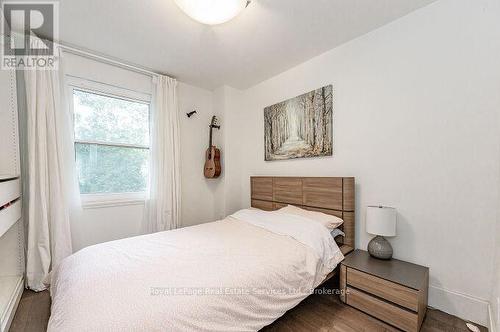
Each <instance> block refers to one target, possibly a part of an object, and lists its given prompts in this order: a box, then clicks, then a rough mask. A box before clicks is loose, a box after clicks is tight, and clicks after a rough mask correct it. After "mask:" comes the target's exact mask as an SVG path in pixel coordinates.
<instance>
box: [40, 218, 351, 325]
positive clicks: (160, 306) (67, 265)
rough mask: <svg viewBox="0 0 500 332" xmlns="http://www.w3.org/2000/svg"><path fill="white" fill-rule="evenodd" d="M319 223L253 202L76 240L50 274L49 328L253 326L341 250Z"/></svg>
mask: <svg viewBox="0 0 500 332" xmlns="http://www.w3.org/2000/svg"><path fill="white" fill-rule="evenodd" d="M267 225H270V226H267ZM318 225H319V224H316V223H311V222H310V221H307V220H300V218H298V217H293V216H283V215H281V216H277V215H276V214H273V213H270V212H263V211H258V210H250V209H249V210H242V211H240V212H238V213H236V214H235V215H233V216H230V217H228V218H226V219H223V220H220V221H216V222H211V223H206V224H201V225H197V226H192V227H186V228H181V229H177V230H173V231H166V232H159V233H155V234H149V235H144V236H139V237H134V238H127V239H123V240H118V241H113V242H107V243H103V244H99V245H95V246H91V247H88V248H85V249H82V250H80V251H79V252H77V253H75V254H73V255H72V256H70V257H68V258H66V259H65V260H63V262H62V263H61V264H60V265H59V267H58V268H57V269H56V270H55V271H54V273H53V275H52V283H51V296H52V308H51V317H50V320H49V324H48V331H257V330H259V329H261V328H262V327H264V326H266V325H268V324H270V323H272V322H273V321H274V320H276V319H277V318H278V317H280V316H281V315H283V314H284V313H285V312H286V311H287V310H289V309H291V308H293V307H294V306H296V305H297V304H298V303H299V302H300V301H302V300H303V299H304V298H305V297H307V296H308V295H310V294H311V291H312V290H313V289H314V288H315V287H316V286H317V285H319V284H320V283H321V281H322V280H323V279H324V278H325V277H326V275H327V274H328V273H329V272H331V271H332V270H333V269H334V268H335V266H336V265H337V264H338V263H339V262H340V261H341V260H342V259H343V256H342V253H341V252H340V249H339V248H338V246H337V245H336V244H335V241H334V240H333V239H332V238H331V236H330V234H329V231H328V230H327V229H326V228H324V227H323V226H322V225H319V226H318Z"/></svg>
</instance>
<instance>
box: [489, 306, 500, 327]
mask: <svg viewBox="0 0 500 332" xmlns="http://www.w3.org/2000/svg"><path fill="white" fill-rule="evenodd" d="M499 310H500V308H499ZM494 317H495V313H494V312H493V306H492V305H491V303H488V318H489V323H490V324H489V326H488V329H489V331H490V332H497V326H496V323H495V319H494ZM498 332H500V331H498Z"/></svg>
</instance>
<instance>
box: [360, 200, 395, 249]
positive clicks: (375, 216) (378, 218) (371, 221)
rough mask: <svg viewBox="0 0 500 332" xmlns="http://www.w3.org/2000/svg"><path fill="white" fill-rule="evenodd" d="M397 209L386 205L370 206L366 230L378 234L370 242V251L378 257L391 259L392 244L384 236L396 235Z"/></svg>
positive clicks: (367, 211) (367, 213)
mask: <svg viewBox="0 0 500 332" xmlns="http://www.w3.org/2000/svg"><path fill="white" fill-rule="evenodd" d="M396 223H397V211H396V209H395V208H391V207H386V206H368V208H367V209H366V231H367V232H368V233H370V234H374V235H376V236H375V237H374V238H373V239H372V240H371V241H370V243H368V252H369V253H370V255H371V256H372V257H375V258H378V259H391V258H392V246H391V244H390V243H389V241H387V240H386V239H385V238H384V236H396Z"/></svg>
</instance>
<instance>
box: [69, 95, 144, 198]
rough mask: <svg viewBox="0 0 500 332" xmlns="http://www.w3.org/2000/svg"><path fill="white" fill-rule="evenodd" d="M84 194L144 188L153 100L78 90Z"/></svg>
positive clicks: (76, 111)
mask: <svg viewBox="0 0 500 332" xmlns="http://www.w3.org/2000/svg"><path fill="white" fill-rule="evenodd" d="M72 92H73V115H74V125H75V153H76V164H77V168H78V177H79V183H80V193H81V194H120V193H139V192H145V191H146V189H147V182H148V158H149V103H147V102H144V101H141V100H135V99H127V98H122V97H117V96H114V95H107V94H101V93H96V92H93V91H89V90H84V89H78V88H73V89H72Z"/></svg>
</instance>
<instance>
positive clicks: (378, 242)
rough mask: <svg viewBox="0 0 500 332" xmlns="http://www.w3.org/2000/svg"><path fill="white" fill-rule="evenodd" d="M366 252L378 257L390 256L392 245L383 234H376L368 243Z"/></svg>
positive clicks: (386, 257) (387, 257)
mask: <svg viewBox="0 0 500 332" xmlns="http://www.w3.org/2000/svg"><path fill="white" fill-rule="evenodd" d="M368 252H369V253H370V256H372V257H375V258H378V259H385V260H388V259H391V258H392V246H391V244H390V243H389V241H387V240H386V239H385V238H384V237H383V236H379V235H377V236H375V237H374V238H373V239H372V240H371V241H370V243H368Z"/></svg>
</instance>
